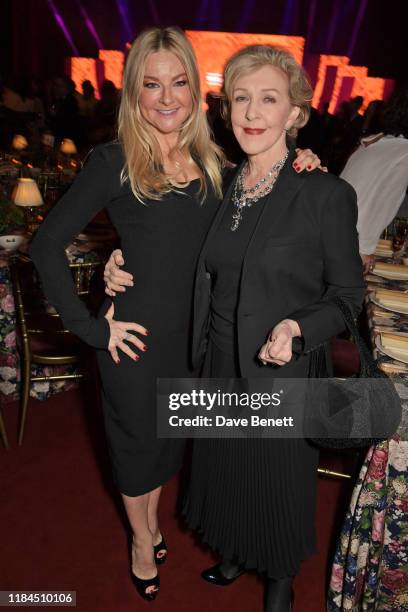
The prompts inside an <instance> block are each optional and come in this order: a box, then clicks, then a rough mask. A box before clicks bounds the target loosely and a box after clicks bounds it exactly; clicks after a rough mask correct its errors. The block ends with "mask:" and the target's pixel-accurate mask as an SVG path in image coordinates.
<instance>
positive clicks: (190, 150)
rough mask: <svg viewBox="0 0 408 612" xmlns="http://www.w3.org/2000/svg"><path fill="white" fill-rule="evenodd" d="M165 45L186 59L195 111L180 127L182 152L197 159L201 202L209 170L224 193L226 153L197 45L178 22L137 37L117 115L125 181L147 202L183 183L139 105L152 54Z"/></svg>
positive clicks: (218, 192)
mask: <svg viewBox="0 0 408 612" xmlns="http://www.w3.org/2000/svg"><path fill="white" fill-rule="evenodd" d="M161 50H166V51H171V53H174V55H175V56H176V57H177V58H178V59H179V60H180V62H181V63H182V65H183V67H184V69H185V71H186V75H187V81H188V86H189V88H190V93H191V98H192V112H191V114H190V115H189V117H188V119H187V120H186V121H185V122H184V123H183V125H182V126H181V129H180V132H179V138H178V143H177V152H181V153H185V154H187V155H188V157H190V158H192V159H193V160H194V161H195V162H196V163H197V165H198V167H199V170H200V183H201V186H200V192H201V196H202V198H201V199H202V201H203V200H204V198H205V196H206V193H207V181H206V176H205V175H207V176H208V179H209V182H210V184H211V185H212V187H213V189H214V191H215V193H216V195H217V196H218V197H221V196H222V183H221V167H222V165H223V163H224V162H223V159H224V158H223V154H222V151H221V149H220V148H219V147H218V146H217V145H216V144H215V143H214V142H213V141H212V139H211V132H210V129H209V127H208V123H207V119H206V116H205V113H204V110H203V107H202V100H201V91H200V77H199V73H198V68H197V60H196V57H195V54H194V50H193V47H192V46H191V44H190V42H189V41H188V40H187V38H186V36H185V35H184V33H183V31H182V30H180V29H179V28H177V27H167V28H158V27H154V28H149V29H147V30H145V31H144V32H142V33H141V34H140V35H139V36H138V37H137V38H136V40H135V41H134V43H133V45H132V48H131V50H130V52H129V55H128V58H127V61H126V66H125V71H124V77H123V90H122V98H121V102H120V107H119V116H118V137H119V141H120V143H121V144H122V147H123V151H124V156H125V160H126V162H125V165H124V167H123V169H122V173H121V180H122V182H125V181H126V180H129V182H130V185H131V189H132V191H133V194H134V195H135V197H136V198H137V199H138V200H139V201H140V202H142V203H143V202H144V200H146V199H153V200H160V199H161V198H162V197H163V195H164V194H166V193H169V192H170V191H173V190H175V188H177V187H180V186H181V185H176V184H172V183H170V182H169V179H168V177H167V176H166V174H165V172H164V165H163V156H162V152H161V149H160V146H159V142H158V140H157V138H156V137H155V135H154V133H153V130H152V128H151V126H149V124H148V122H147V121H146V120H145V119H144V117H143V115H142V114H141V112H140V107H139V97H140V93H141V90H142V87H143V79H144V72H145V65H146V61H147V58H148V56H149V55H150V54H151V53H155V52H157V51H161ZM174 152H176V151H174ZM204 169H205V172H204Z"/></svg>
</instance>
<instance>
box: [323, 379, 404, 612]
mask: <svg viewBox="0 0 408 612" xmlns="http://www.w3.org/2000/svg"><path fill="white" fill-rule="evenodd" d="M396 388H397V390H398V393H399V395H400V397H401V398H403V400H404V404H403V418H402V421H401V425H400V427H399V429H398V431H397V433H396V434H395V435H394V436H393V437H392V438H391V439H390V440H386V441H384V442H381V443H380V444H378V445H377V446H375V447H372V448H370V450H369V451H368V454H367V457H366V459H365V461H364V464H363V466H362V468H361V471H360V475H359V478H358V481H357V483H356V485H355V487H354V491H353V495H352V499H351V502H350V506H349V510H348V512H347V515H346V518H345V521H344V524H343V528H342V531H341V535H340V540H339V543H338V547H337V550H336V554H335V558H334V564H333V568H332V575H331V583H330V589H329V594H328V605H327V610H328V611H329V612H340V611H341V612H343V611H345V610H352V611H355V612H357V611H358V612H359V611H368V612H374V611H375V612H385V611H387V612H408V382H407V383H405V384H400V383H398V384H396Z"/></svg>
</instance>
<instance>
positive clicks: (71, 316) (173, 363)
mask: <svg viewBox="0 0 408 612" xmlns="http://www.w3.org/2000/svg"><path fill="white" fill-rule="evenodd" d="M123 163H124V159H123V154H122V150H121V146H120V145H119V144H115V143H113V144H109V145H103V146H100V147H97V148H96V149H95V150H94V152H93V153H92V155H91V156H90V159H89V161H88V162H87V163H86V165H85V166H84V169H83V170H82V172H81V173H80V175H79V176H78V178H77V179H76V181H75V183H74V185H73V186H72V187H71V189H70V190H69V191H68V192H67V193H66V194H65V195H64V197H63V198H62V199H61V200H60V201H59V202H58V204H57V205H56V206H55V208H54V209H53V210H52V211H51V212H50V214H49V215H48V216H47V218H46V220H45V222H44V223H43V224H42V226H41V228H40V230H39V231H38V233H37V236H36V238H35V239H34V241H33V243H32V245H31V248H30V255H31V257H32V258H33V260H34V263H35V264H36V266H37V268H38V270H39V273H40V277H41V280H42V282H43V286H44V290H45V293H46V295H47V297H48V299H49V300H50V302H51V303H53V304H54V305H55V307H56V308H57V310H58V311H59V313H60V314H61V317H62V320H63V322H64V324H65V326H66V327H67V328H68V329H70V330H71V331H72V332H74V333H76V334H77V335H78V336H79V337H81V338H82V339H83V340H84V341H86V342H88V343H89V344H91V345H92V346H94V347H96V348H97V349H98V351H97V359H98V365H99V369H100V374H101V379H102V386H103V390H102V391H103V410H104V419H105V426H106V435H107V440H108V445H109V449H110V455H111V459H112V466H113V474H114V478H115V481H116V483H117V486H118V488H119V490H120V491H121V492H122V493H124V494H126V495H128V496H137V495H141V494H143V493H146V492H148V491H151V490H153V489H154V488H156V487H158V486H160V485H162V484H163V483H165V482H166V480H168V479H169V478H171V477H172V476H173V475H174V474H175V473H176V472H177V471H178V470H179V468H180V466H181V463H182V459H183V451H184V440H171V439H170V440H167V439H158V438H156V379H157V378H158V377H167V378H170V377H189V376H193V374H194V373H193V371H192V369H191V366H190V360H189V354H190V332H191V308H192V296H193V283H194V273H195V268H196V263H197V258H198V255H199V252H200V249H201V246H202V244H203V241H204V238H205V237H206V234H207V231H208V229H209V226H210V224H211V221H212V219H213V217H214V214H215V211H216V209H217V206H218V204H219V200H218V199H217V198H216V196H215V195H214V193H213V192H212V191H211V188H209V193H208V196H207V198H206V200H205V201H204V202H203V203H200V198H199V197H198V190H199V181H198V180H195V181H192V182H191V183H190V184H189V185H188V186H187V187H186V188H184V189H182V190H180V191H181V193H174V192H172V193H170V194H168V195H167V196H166V197H164V198H163V199H162V200H158V201H156V200H151V201H147V202H145V203H143V204H142V203H140V202H138V201H137V200H136V198H135V197H134V195H133V194H132V192H131V190H130V187H129V185H128V184H127V183H125V184H121V181H120V173H121V169H122V167H123ZM103 208H106V209H107V211H108V213H109V216H110V218H111V220H112V222H113V224H114V225H115V228H116V229H117V232H118V234H119V237H120V240H121V249H122V251H123V256H124V259H125V266H124V269H125V270H126V271H128V272H131V273H132V274H133V278H134V286H133V287H128V288H127V290H126V292H125V293H118V294H117V295H116V297H115V298H113V302H114V306H115V315H114V318H115V319H116V320H118V321H132V322H136V323H140V324H141V325H143V326H144V327H146V328H147V329H148V331H149V335H148V336H147V337H146V338H145V337H144V336H139V337H140V338H141V339H142V341H144V342H145V343H146V345H147V347H148V349H147V352H145V353H142V352H141V351H139V350H137V349H136V352H137V353H139V354H140V361H138V362H134V361H133V360H132V359H131V358H130V357H128V356H127V355H126V354H124V353H123V352H122V351H118V353H119V357H120V363H119V364H118V365H117V364H115V363H114V361H113V360H112V358H111V356H110V353H109V352H108V351H107V350H106V349H107V346H108V342H109V325H108V323H107V321H106V319H105V318H104V316H103V315H104V313H105V312H106V310H107V309H108V307H109V305H110V299H107V300H105V303H104V304H103V306H102V308H101V310H100V312H99V316H98V317H96V318H95V317H91V316H90V314H89V311H88V310H87V309H86V308H85V306H84V305H83V304H82V303H81V301H80V300H79V298H78V297H77V296H76V294H75V291H74V288H73V284H72V279H71V276H70V271H69V269H68V266H67V262H66V257H65V253H64V247H65V246H66V245H67V244H69V243H70V242H71V241H72V239H73V238H74V237H75V236H76V235H77V234H78V233H79V232H80V231H81V230H82V229H83V227H84V226H85V225H86V224H87V223H88V222H89V221H90V220H91V219H92V218H93V216H94V215H95V214H96V213H97V212H98V211H99V210H101V209H103ZM130 346H132V347H133V345H130ZM133 348H134V347H133Z"/></svg>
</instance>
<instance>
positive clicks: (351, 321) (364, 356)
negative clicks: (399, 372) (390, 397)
mask: <svg viewBox="0 0 408 612" xmlns="http://www.w3.org/2000/svg"><path fill="white" fill-rule="evenodd" d="M330 301H331V302H332V303H333V304H335V305H336V306H337V307H338V308H339V310H340V312H341V313H342V315H343V318H344V321H345V323H346V326H347V329H348V331H349V333H350V336H351V337H352V339H353V341H354V343H355V345H356V346H357V349H358V352H359V355H360V374H359V375H360V376H361V377H371V378H372V377H374V378H379V377H381V378H382V377H383V376H384V374H383V373H382V372H381V370H379V369H378V367H377V364H376V362H375V359H374V357H373V356H372V354H371V352H370V350H369V349H368V347H367V344H366V343H365V342H364V340H363V338H362V337H361V335H360V332H359V331H358V328H357V324H356V319H355V318H354V316H353V313H352V311H351V309H350V307H349V305H348V304H347V303H346V302H345V301H344V300H343V299H342V298H340V297H335V298H333V299H331V300H330Z"/></svg>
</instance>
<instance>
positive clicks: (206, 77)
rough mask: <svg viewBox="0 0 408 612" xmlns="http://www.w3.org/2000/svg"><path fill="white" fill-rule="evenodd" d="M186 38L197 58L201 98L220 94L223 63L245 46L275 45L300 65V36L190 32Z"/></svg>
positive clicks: (303, 42) (302, 47)
mask: <svg viewBox="0 0 408 612" xmlns="http://www.w3.org/2000/svg"><path fill="white" fill-rule="evenodd" d="M186 34H187V37H188V38H189V39H190V42H191V44H192V45H193V47H194V51H195V53H196V56H197V60H198V64H199V68H200V79H201V89H202V93H203V96H204V97H205V96H206V94H207V93H208V92H209V91H216V92H219V91H220V89H221V86H222V82H223V77H222V73H223V69H224V65H225V62H226V61H227V60H228V59H229V58H230V57H231V55H232V54H233V53H235V52H236V51H238V50H239V49H242V47H246V46H247V45H255V44H258V45H279V46H280V47H285V48H286V49H288V51H290V52H291V53H292V55H293V56H294V57H295V59H296V60H297V61H298V62H299V63H300V64H301V63H302V61H303V50H304V46H305V39H304V38H302V37H300V36H278V35H273V34H235V33H231V32H197V31H192V30H187V31H186Z"/></svg>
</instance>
